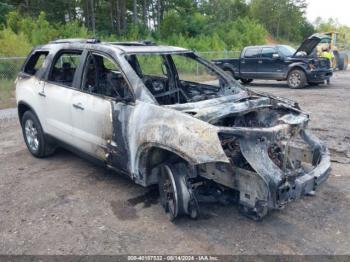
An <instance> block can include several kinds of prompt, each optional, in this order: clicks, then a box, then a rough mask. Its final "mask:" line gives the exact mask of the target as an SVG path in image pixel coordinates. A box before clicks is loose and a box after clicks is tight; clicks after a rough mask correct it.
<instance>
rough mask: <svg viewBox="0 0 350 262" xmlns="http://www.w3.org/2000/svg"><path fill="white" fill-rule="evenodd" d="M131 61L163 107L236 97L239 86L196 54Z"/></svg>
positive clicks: (131, 56)
mask: <svg viewBox="0 0 350 262" xmlns="http://www.w3.org/2000/svg"><path fill="white" fill-rule="evenodd" d="M126 59H127V61H128V62H129V64H130V65H131V67H132V68H133V69H134V70H135V72H136V74H137V75H138V76H139V77H140V79H141V80H142V81H143V83H144V85H145V86H146V87H147V88H148V90H149V91H150V92H151V93H152V95H153V96H154V97H155V99H156V100H157V101H158V103H159V104H161V105H171V104H183V103H188V102H197V101H203V100H207V99H213V98H217V97H220V96H223V95H228V94H233V93H236V90H237V88H238V87H239V84H238V83H237V82H236V81H235V80H233V79H231V78H230V77H228V76H226V75H225V74H223V73H221V72H220V71H219V70H218V69H217V68H216V67H215V66H213V65H211V64H209V63H208V62H206V61H205V60H203V59H201V58H200V57H198V56H196V55H195V54H194V53H181V54H154V53H153V54H150V53H142V54H129V55H127V56H126Z"/></svg>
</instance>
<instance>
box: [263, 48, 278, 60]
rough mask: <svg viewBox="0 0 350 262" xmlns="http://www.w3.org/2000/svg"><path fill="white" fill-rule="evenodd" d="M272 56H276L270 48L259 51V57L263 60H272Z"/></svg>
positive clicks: (274, 51)
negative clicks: (263, 58)
mask: <svg viewBox="0 0 350 262" xmlns="http://www.w3.org/2000/svg"><path fill="white" fill-rule="evenodd" d="M273 54H276V50H275V49H274V48H271V47H265V48H263V49H262V51H261V56H262V57H265V58H272V57H273Z"/></svg>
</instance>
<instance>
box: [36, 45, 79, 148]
mask: <svg viewBox="0 0 350 262" xmlns="http://www.w3.org/2000/svg"><path fill="white" fill-rule="evenodd" d="M82 54H83V51H82V50H61V51H59V52H58V53H57V54H56V55H55V56H54V58H53V60H52V64H51V66H50V69H49V73H48V76H47V82H46V83H45V87H44V90H43V92H42V94H41V96H42V97H43V101H44V102H43V103H44V108H45V112H44V114H45V127H46V130H45V132H46V133H48V134H49V135H52V136H53V137H55V138H57V139H59V140H61V141H63V142H65V143H67V144H71V145H73V144H74V137H73V135H72V131H73V129H72V99H73V96H74V94H75V92H76V91H75V88H76V87H75V84H74V83H75V82H76V78H77V71H78V70H79V67H80V64H81V61H82Z"/></svg>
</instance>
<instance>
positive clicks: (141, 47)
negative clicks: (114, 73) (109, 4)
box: [41, 38, 191, 54]
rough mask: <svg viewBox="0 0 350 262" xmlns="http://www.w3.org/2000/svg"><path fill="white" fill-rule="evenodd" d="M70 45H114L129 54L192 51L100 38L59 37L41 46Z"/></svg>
mask: <svg viewBox="0 0 350 262" xmlns="http://www.w3.org/2000/svg"><path fill="white" fill-rule="evenodd" d="M63 45H64V46H67V45H68V46H70V47H77V48H87V47H91V45H95V46H96V48H97V49H98V48H99V47H101V46H104V47H110V48H111V47H112V48H113V49H115V50H116V51H120V52H121V53H128V54H136V53H164V54H166V53H186V52H191V51H190V50H188V49H185V48H180V47H175V46H166V45H157V44H156V43H154V42H152V41H148V40H147V41H131V42H101V41H100V40H98V39H94V38H91V39H80V38H76V39H58V40H55V41H52V42H50V43H49V44H48V45H44V46H41V48H45V47H52V46H56V47H62V46H63Z"/></svg>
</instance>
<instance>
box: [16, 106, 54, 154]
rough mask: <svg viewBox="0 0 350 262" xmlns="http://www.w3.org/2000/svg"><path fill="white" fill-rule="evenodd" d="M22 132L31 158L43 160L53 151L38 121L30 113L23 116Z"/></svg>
mask: <svg viewBox="0 0 350 262" xmlns="http://www.w3.org/2000/svg"><path fill="white" fill-rule="evenodd" d="M22 132H23V137H24V141H25V143H26V145H27V148H28V150H29V152H30V153H31V154H32V155H33V156H35V157H39V158H43V157H46V156H49V155H51V154H52V153H53V152H54V151H55V147H54V146H52V145H51V144H50V142H49V141H48V140H47V139H46V138H45V134H44V132H43V129H42V127H41V124H40V122H39V119H38V118H37V117H36V115H35V114H34V113H33V112H32V111H27V112H25V113H24V115H23V118H22Z"/></svg>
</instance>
